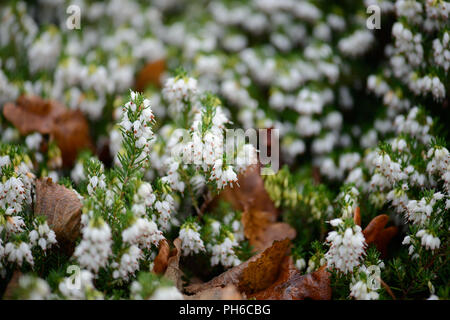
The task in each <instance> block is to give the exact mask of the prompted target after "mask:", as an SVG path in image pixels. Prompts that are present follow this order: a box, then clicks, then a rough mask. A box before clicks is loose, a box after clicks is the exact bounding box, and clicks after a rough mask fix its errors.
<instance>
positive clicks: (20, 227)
mask: <svg viewBox="0 0 450 320" xmlns="http://www.w3.org/2000/svg"><path fill="white" fill-rule="evenodd" d="M25 227H26V226H25V221H23V218H22V217H20V216H6V233H7V234H11V233H21V232H23V231H24V228H25Z"/></svg>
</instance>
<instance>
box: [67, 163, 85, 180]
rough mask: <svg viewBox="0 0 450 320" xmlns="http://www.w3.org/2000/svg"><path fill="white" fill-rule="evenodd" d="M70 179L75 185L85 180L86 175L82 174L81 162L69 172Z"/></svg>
mask: <svg viewBox="0 0 450 320" xmlns="http://www.w3.org/2000/svg"><path fill="white" fill-rule="evenodd" d="M70 177H71V178H72V180H73V181H75V183H80V182H81V181H83V180H84V179H86V175H85V174H84V166H83V163H82V162H77V163H76V164H75V166H74V167H73V169H72V171H71V172H70Z"/></svg>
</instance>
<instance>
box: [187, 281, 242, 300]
mask: <svg viewBox="0 0 450 320" xmlns="http://www.w3.org/2000/svg"><path fill="white" fill-rule="evenodd" d="M184 299H185V300H242V295H241V293H240V292H239V291H238V289H237V288H236V286H234V285H232V284H229V285H227V286H225V287H224V288H222V287H214V288H209V289H206V290H204V291H200V292H198V293H196V294H194V295H192V296H188V295H184Z"/></svg>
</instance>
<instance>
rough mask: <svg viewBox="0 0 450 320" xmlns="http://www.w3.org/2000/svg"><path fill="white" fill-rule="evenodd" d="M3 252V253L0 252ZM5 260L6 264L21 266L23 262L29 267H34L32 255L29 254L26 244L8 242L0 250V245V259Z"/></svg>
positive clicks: (28, 247)
mask: <svg viewBox="0 0 450 320" xmlns="http://www.w3.org/2000/svg"><path fill="white" fill-rule="evenodd" d="M2 251H3V252H2ZM3 257H4V258H5V259H6V260H7V261H8V262H11V263H16V264H17V265H19V266H22V263H23V262H24V260H25V261H26V262H28V263H29V264H30V265H31V266H33V265H34V259H33V254H32V253H31V247H30V245H29V244H28V243H26V242H23V241H19V242H8V243H7V244H6V245H5V247H4V248H1V244H0V258H3Z"/></svg>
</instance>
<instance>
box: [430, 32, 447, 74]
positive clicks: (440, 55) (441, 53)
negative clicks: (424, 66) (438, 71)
mask: <svg viewBox="0 0 450 320" xmlns="http://www.w3.org/2000/svg"><path fill="white" fill-rule="evenodd" d="M433 50H434V61H435V62H436V64H437V65H439V66H441V67H442V68H444V70H445V71H446V72H447V71H448V70H449V69H450V34H449V33H448V32H445V33H444V35H443V36H442V41H441V40H440V39H434V40H433Z"/></svg>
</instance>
